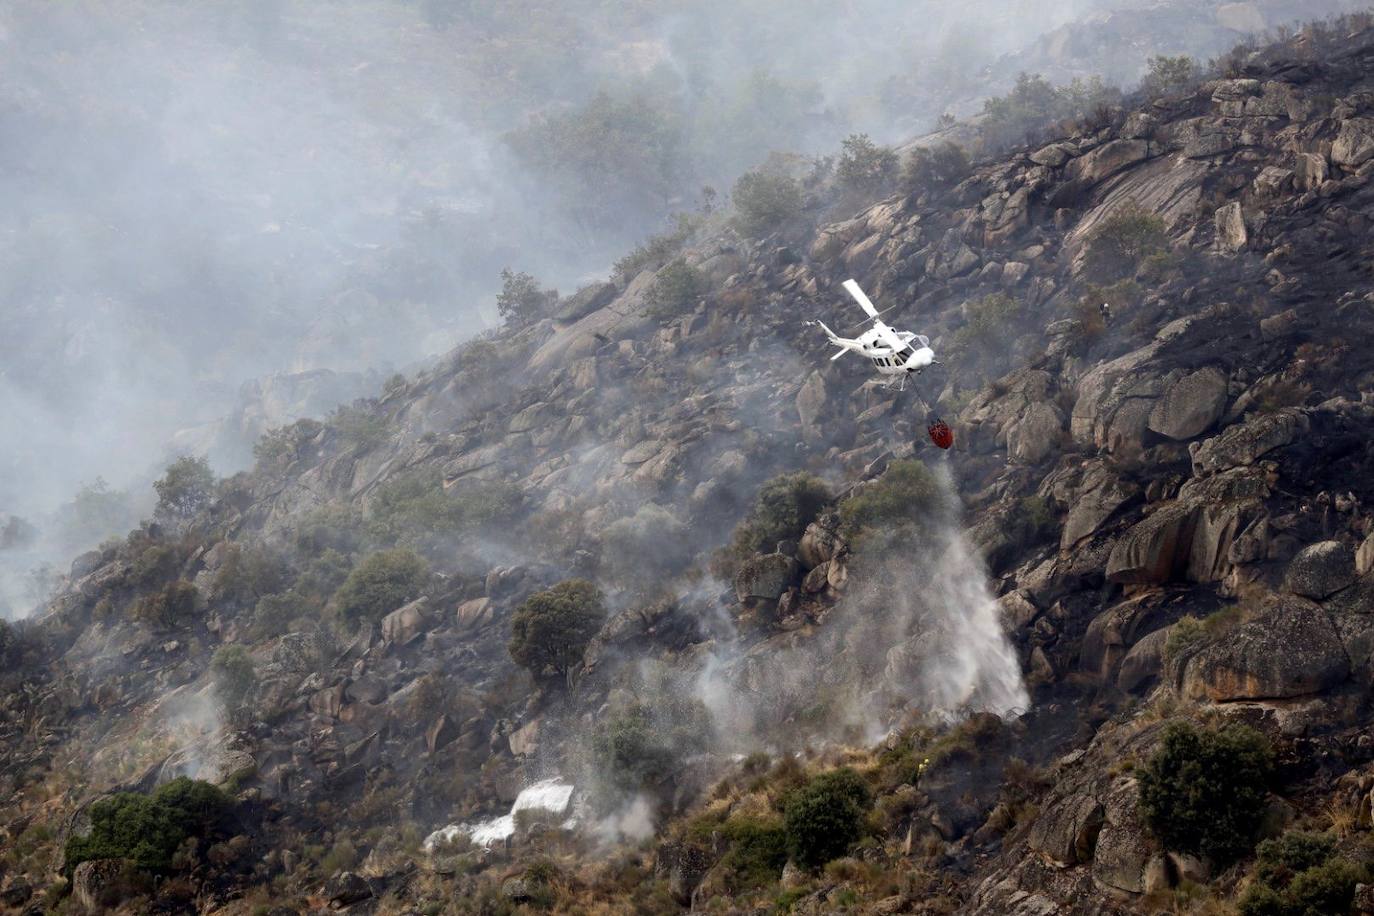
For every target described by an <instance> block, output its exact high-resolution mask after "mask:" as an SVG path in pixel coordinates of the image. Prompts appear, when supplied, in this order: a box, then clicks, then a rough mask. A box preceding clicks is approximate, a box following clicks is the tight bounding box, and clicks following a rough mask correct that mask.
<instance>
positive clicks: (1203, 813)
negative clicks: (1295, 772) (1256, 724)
mask: <svg viewBox="0 0 1374 916" xmlns="http://www.w3.org/2000/svg"><path fill="white" fill-rule="evenodd" d="M1272 771H1273V752H1272V751H1271V750H1270V748H1269V743H1268V742H1267V741H1266V740H1265V739H1264V736H1263V735H1261V734H1260V733H1259V732H1257V731H1255V730H1254V729H1252V728H1249V727H1247V726H1244V725H1228V726H1226V727H1225V728H1222V729H1221V730H1219V731H1211V730H1206V731H1199V730H1198V729H1195V728H1193V727H1192V726H1191V725H1188V724H1186V723H1181V722H1176V723H1174V724H1171V725H1170V726H1169V727H1168V728H1167V729H1166V730H1165V732H1164V740H1163V743H1162V744H1161V745H1160V748H1159V750H1157V751H1156V752H1155V753H1154V756H1152V757H1151V758H1150V760H1149V762H1148V763H1146V765H1145V767H1144V768H1143V769H1142V770H1141V773H1140V810H1141V814H1142V815H1143V816H1144V818H1145V822H1146V824H1147V825H1148V826H1149V828H1150V830H1151V831H1152V832H1153V833H1154V834H1155V836H1157V837H1158V838H1159V839H1160V841H1161V842H1163V843H1164V845H1165V846H1166V847H1167V848H1169V849H1173V850H1177V851H1179V852H1188V853H1194V854H1199V855H1204V856H1206V857H1208V858H1209V859H1211V860H1212V861H1213V862H1215V863H1217V864H1218V865H1221V866H1226V865H1229V864H1230V863H1231V862H1233V861H1235V860H1236V859H1237V858H1239V857H1240V856H1242V855H1244V854H1245V853H1247V852H1249V851H1250V849H1251V847H1253V846H1254V843H1255V836H1256V834H1257V832H1258V831H1259V827H1260V823H1261V822H1262V821H1263V819H1264V801H1265V795H1266V793H1267V791H1268V788H1269V779H1270V776H1271V773H1272Z"/></svg>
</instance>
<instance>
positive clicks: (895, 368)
mask: <svg viewBox="0 0 1374 916" xmlns="http://www.w3.org/2000/svg"><path fill="white" fill-rule="evenodd" d="M844 288H845V290H846V291H847V292H848V293H849V295H851V296H853V297H854V301H855V302H857V303H859V307H860V308H862V309H863V310H864V311H865V312H867V313H868V320H869V321H871V322H873V327H871V328H869V329H868V330H867V331H864V332H863V333H862V334H860V335H859V336H858V337H856V338H849V337H840V336H839V335H838V334H836V333H835V332H834V331H832V330H830V328H828V327H826V326H825V322H823V321H820V320H816V321H808V322H807V324H814V325H819V326H820V329H821V330H822V331H824V332H825V335H826V336H827V337H829V338H830V342H831V343H833V344H834V345H835V346H837V347H839V348H840V352H838V353H836V354H835V355H834V356H832V357H830V359H831V360H832V361H833V360H837V359H839V358H840V357H841V356H844V355H845V354H846V353H858V354H859V355H860V356H866V357H868V358H869V359H871V360H873V367H874V368H875V369H877V370H878V374H879V375H882V376H885V377H886V378H887V380H888V381H887V383H888V385H891V384H892V383H893V382H896V381H899V380H900V381H899V384H900V386H901V389H903V390H904V389H905V388H906V380H907V377H908V376H911V375H919V374H920V373H921V371H922V370H924V369H925V368H926V367H927V366H929V365H931V364H932V363H938V362H939V361H938V360H937V359H936V358H935V351H934V350H932V349H931V348H930V338H928V337H926V336H925V335H924V334H913V333H911V332H910V331H894V330H893V329H892V328H891V327H889V326H887V325H886V324H883V322H882V321H880V320H879V319H878V316H879V315H880V314H881V313H880V312H879V311H878V310H877V309H876V308H874V306H873V303H872V302H871V301H870V300H869V298H868V296H867V295H865V294H864V291H863V290H862V289H860V288H859V284H858V283H855V282H854V281H853V280H845V281H844ZM865 323H867V322H865Z"/></svg>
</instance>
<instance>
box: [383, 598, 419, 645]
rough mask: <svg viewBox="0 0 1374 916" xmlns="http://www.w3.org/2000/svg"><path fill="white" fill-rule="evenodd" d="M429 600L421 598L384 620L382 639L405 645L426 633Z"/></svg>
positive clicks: (395, 611)
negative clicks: (426, 610)
mask: <svg viewBox="0 0 1374 916" xmlns="http://www.w3.org/2000/svg"><path fill="white" fill-rule="evenodd" d="M427 603H428V602H427V599H425V598H419V599H417V600H415V601H412V602H410V604H407V605H406V606H405V607H401V608H397V609H396V610H394V611H392V612H391V613H390V614H387V615H386V616H385V617H383V618H382V639H384V640H386V641H387V642H389V643H395V644H398V645H405V644H406V643H408V642H410V641H411V640H412V639H414V638H415V637H417V636H419V635H420V634H421V633H423V632H424V631H425V628H426V627H427V626H428V625H429V618H428V616H427V615H426V613H425V608H426V605H427Z"/></svg>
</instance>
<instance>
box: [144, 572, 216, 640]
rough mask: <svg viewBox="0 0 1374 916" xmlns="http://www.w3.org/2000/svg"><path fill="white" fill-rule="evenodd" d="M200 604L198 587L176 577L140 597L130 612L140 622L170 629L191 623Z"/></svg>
mask: <svg viewBox="0 0 1374 916" xmlns="http://www.w3.org/2000/svg"><path fill="white" fill-rule="evenodd" d="M199 605H200V593H199V592H197V591H196V587H195V586H194V585H192V584H191V583H190V582H187V581H186V580H185V579H176V580H174V581H172V582H168V583H167V584H166V585H164V586H163V587H162V588H161V589H159V590H158V591H155V592H153V593H151V594H148V595H143V596H142V597H140V598H139V599H138V600H136V601H135V602H134V604H133V607H132V608H130V610H129V613H130V615H131V616H132V617H133V618H134V620H137V621H139V622H140V623H144V624H147V625H149V626H155V627H161V628H163V629H168V630H170V629H174V628H176V627H178V626H181V625H183V624H186V623H189V622H190V621H191V619H192V618H193V617H194V616H195V613H196V609H197V607H199Z"/></svg>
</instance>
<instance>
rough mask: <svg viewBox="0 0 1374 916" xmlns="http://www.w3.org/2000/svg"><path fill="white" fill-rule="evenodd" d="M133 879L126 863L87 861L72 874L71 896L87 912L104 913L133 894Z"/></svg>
mask: <svg viewBox="0 0 1374 916" xmlns="http://www.w3.org/2000/svg"><path fill="white" fill-rule="evenodd" d="M135 875H136V872H135V871H134V867H133V863H131V862H129V861H128V860H127V859H90V860H88V861H86V862H82V863H81V864H80V865H78V866H76V868H75V869H74V870H73V871H72V896H73V897H74V898H75V899H76V901H77V903H79V904H81V906H83V907H85V908H86V911H87V912H91V913H99V912H104V911H105V910H107V909H108V908H110V907H112V906H114V905H115V904H117V903H119V901H120V900H121V899H122V898H123V897H124V896H125V895H126V894H128V893H129V892H131V891H132V890H134V887H133V885H132V884H131V878H132V877H134V876H135Z"/></svg>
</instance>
